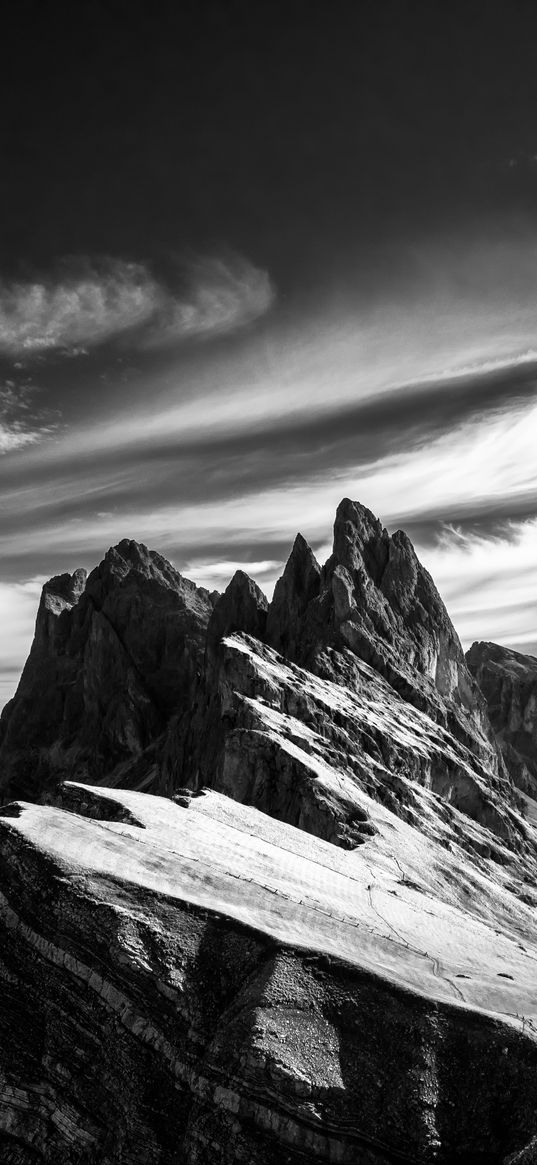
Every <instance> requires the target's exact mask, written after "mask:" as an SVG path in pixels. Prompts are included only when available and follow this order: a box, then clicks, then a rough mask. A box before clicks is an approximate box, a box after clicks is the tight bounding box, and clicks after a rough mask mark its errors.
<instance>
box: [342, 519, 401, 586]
mask: <svg viewBox="0 0 537 1165" xmlns="http://www.w3.org/2000/svg"><path fill="white" fill-rule="evenodd" d="M389 544H390V536H389V534H388V531H387V530H385V529H384V527H383V526H382V523H381V522H380V521H379V519H378V518H376V517H375V515H374V514H373V513H372V512H371V510H368V509H367V506H363V505H362V504H361V502H353V501H351V500H350V498H343V500H342V501H341V502H340V503H339V506H338V508H337V510H336V519H335V522H334V550H333V557H334V558H335V560H336V561H337V562H338V563H340V564H341V566H345V567H346V568H347V570H349V571H350V572H351V574H352V573H353V572H354V571H355V570H356V569H358V570H361V569H362V564H363V565H365V567H366V570H367V571H368V573H369V574H370V576H371V578H372V579H373V581H374V582H375V583H377V584H378V583H379V582H380V579H381V577H382V572H383V570H384V568H385V566H386V563H387V561H388V554H389Z"/></svg>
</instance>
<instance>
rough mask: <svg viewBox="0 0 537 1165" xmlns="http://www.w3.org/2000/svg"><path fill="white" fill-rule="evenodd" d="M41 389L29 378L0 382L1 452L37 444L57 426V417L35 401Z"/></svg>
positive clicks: (9, 451)
mask: <svg viewBox="0 0 537 1165" xmlns="http://www.w3.org/2000/svg"><path fill="white" fill-rule="evenodd" d="M38 392H39V389H38V387H37V385H35V384H33V383H32V381H31V380H29V379H27V378H25V379H22V380H21V379H20V377H17V379H6V380H4V381H3V382H0V454H3V453H11V452H13V451H14V450H17V449H22V448H24V446H25V445H35V444H36V443H37V442H38V441H40V440H42V439H43V437H45V436H50V434H51V433H53V432H54V431H55V430H56V428H57V426H58V421H57V417H55V416H54V415H53V414H52V413H51V411H50V410H48V409H45V408H39V407H38V406H37V405H36V400H35V396H36V393H38Z"/></svg>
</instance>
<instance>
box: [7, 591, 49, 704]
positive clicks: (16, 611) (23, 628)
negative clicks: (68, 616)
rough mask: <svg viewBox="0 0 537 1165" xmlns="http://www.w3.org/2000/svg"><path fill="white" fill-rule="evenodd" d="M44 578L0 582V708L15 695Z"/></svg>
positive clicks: (29, 643)
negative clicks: (0, 634) (0, 656)
mask: <svg viewBox="0 0 537 1165" xmlns="http://www.w3.org/2000/svg"><path fill="white" fill-rule="evenodd" d="M44 581H45V579H44V577H39V576H36V577H34V578H30V579H25V580H24V581H22V582H17V583H5V582H0V625H1V627H2V661H1V664H0V707H1V706H2V704H3V703H5V701H6V700H8V699H10V697H11V696H12V695H13V693H14V691H15V688H16V686H17V683H18V679H19V675H20V671H21V668H22V665H23V663H24V660H25V659H26V656H27V655H28V651H29V649H30V645H31V642H32V638H33V633H34V626H35V616H36V612H37V605H38V602H39V595H40V593H41V587H42V586H43V583H44Z"/></svg>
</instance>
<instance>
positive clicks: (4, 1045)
mask: <svg viewBox="0 0 537 1165" xmlns="http://www.w3.org/2000/svg"><path fill="white" fill-rule="evenodd" d="M423 797H424V803H425V801H426V800H427V798H426V796H425V792H424V793H423ZM55 800H56V804H55V805H49V806H35V805H29V804H20V805H16V804H14V805H11V806H7V807H5V808H4V810H3V813H2V815H1V816H0V875H1V885H2V892H1V895H0V930H1V931H2V941H1V944H0V951H1V954H0V976H1V979H2V993H1V996H0V1152H1V1155H2V1161H6V1162H17V1165H28V1163H30V1162H41V1163H46V1165H57V1163H58V1162H61V1163H62V1165H82V1163H83V1165H116V1163H118V1162H129V1163H130V1165H154V1163H159V1165H235V1162H244V1163H245V1165H280V1162H286V1163H287V1165H304V1163H310V1165H313V1163H323V1162H338V1163H339V1165H357V1163H359V1162H367V1163H368V1165H385V1163H386V1165H387V1163H388V1162H393V1161H406V1162H409V1163H410V1162H412V1165H417V1163H419V1162H423V1163H425V1162H436V1163H437V1165H448V1163H450V1162H457V1161H458V1162H469V1161H483V1162H485V1161H486V1162H487V1165H499V1163H500V1162H503V1161H504V1160H505V1158H506V1156H507V1155H508V1154H510V1153H514V1152H516V1151H518V1150H520V1149H522V1148H523V1146H524V1145H526V1144H529V1143H530V1142H531V1140H532V1138H533V1137H534V1136H535V1133H536V1116H535V1113H536V1109H537V1044H536V1042H535V1030H536V1029H535V1028H534V1024H535V1023H536V1021H537V1011H536V1007H535V990H534V985H535V971H534V968H535V959H536V958H537V944H536V939H535V927H534V920H533V911H532V909H531V908H530V907H528V906H527V905H525V904H524V903H523V902H521V901H520V900H519V899H517V898H516V897H514V896H513V894H512V893H511V892H510V890H509V889H508V886H509V881H510V877H511V875H510V872H509V871H508V870H507V869H504V868H502V867H499V866H498V865H496V864H494V863H490V864H489V865H488V866H484V868H483V871H480V870H478V869H477V868H476V867H475V865H473V864H472V863H471V862H469V861H468V855H467V854H466V853H465V852H464V850H462V849H461V848H459V847H458V846H457V845H456V843H455V845H454V848H453V850H452V852H449V850H446V849H443V848H439V847H438V844H437V842H436V841H435V840H433V839H432V838H431V839H429V838H426V837H424V835H423V833H420V832H419V831H418V830H416V829H415V828H414V827H413V826H411V825H409V824H406V823H403V822H402V821H400V820H399V819H398V818H397V817H395V816H394V815H393V814H392V813H391V812H390V811H389V810H388V809H385V808H383V807H382V806H380V805H379V804H378V803H377V802H376V801H375V800H373V799H371V798H368V797H367V795H366V794H362V795H361V798H360V802H361V807H362V810H363V814H364V817H367V818H369V819H370V820H371V821H372V822H373V825H374V834H373V835H372V836H370V837H369V838H368V840H367V841H366V842H365V843H364V845H363V846H361V847H360V848H359V849H358V850H357V851H355V852H354V853H345V852H343V851H342V850H341V849H338V848H336V847H334V846H332V845H329V844H327V843H326V842H324V841H321V840H318V839H316V838H313V837H311V836H309V835H308V834H307V833H305V832H303V831H300V830H295V829H293V828H292V827H291V826H288V825H283V824H281V823H276V822H274V821H273V820H272V819H271V818H270V817H267V816H266V815H264V814H261V813H259V812H258V811H256V810H255V809H251V808H246V807H244V806H241V805H239V804H237V803H236V802H233V801H230V800H228V799H227V798H226V797H223V796H221V795H219V794H216V793H207V794H204V795H201V796H198V797H193V798H187V797H183V798H182V800H183V802H184V804H183V805H177V804H173V803H172V802H170V801H169V800H166V799H161V798H158V797H151V796H147V795H144V794H136V793H131V792H126V791H124V790H119V791H115V792H114V793H110V791H109V790H102V789H91V788H87V787H83V786H74V785H67V786H65V787H64V788H63V789H61V790H59V791H58V793H57V795H56V798H55ZM444 836H445V837H448V836H454V835H453V833H452V831H451V829H450V827H449V826H446V827H444Z"/></svg>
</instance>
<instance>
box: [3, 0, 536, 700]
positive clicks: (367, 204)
mask: <svg viewBox="0 0 537 1165" xmlns="http://www.w3.org/2000/svg"><path fill="white" fill-rule="evenodd" d="M2 19H3V47H4V53H3V62H2V69H1V70H0V90H1V92H0V110H1V114H0V151H1V160H2V165H1V168H0V451H1V452H3V456H2V457H1V458H0V551H1V554H2V573H1V575H0V609H1V612H2V613H3V618H4V619H5V620H6V622H7V623H8V624H9V626H10V628H12V633H11V631H10V635H9V636H8V640H9V642H8V648H7V650H6V656H5V660H4V661H3V673H4V674H5V675H6V676H8V675H9V677H10V678H9V679H7V680H6V681H5V682H6V691H7V690H8V688H9V685H10V684H11V686H12V681H13V678H14V677H16V673H17V671H18V669H19V668H20V663H21V662H22V658H23V656H24V654H25V652H26V649H27V641H28V638H29V635H30V634H31V622H32V619H33V612H34V609H35V601H36V595H37V593H38V591H39V586H40V583H41V579H42V578H43V576H46V575H49V574H51V573H53V572H56V571H58V570H61V569H66V568H68V569H73V568H75V567H76V566H78V565H80V564H84V565H87V566H91V565H93V563H94V562H95V561H96V560H97V559H98V558H99V557H100V556H101V555H102V553H103V552H104V551H105V550H106V548H107V546H108V545H109V544H110V543H111V542H113V541H117V540H118V539H119V538H121V537H123V536H129V537H135V538H139V539H140V540H144V541H146V542H149V543H150V544H151V545H153V546H155V547H156V548H158V549H160V550H162V551H163V552H164V553H167V554H169V555H171V556H172V557H173V558H174V561H175V562H176V563H177V565H178V566H179V567H180V568H181V569H184V570H185V572H186V573H188V572H190V574H191V575H192V576H193V577H195V578H198V579H200V581H205V582H211V584H212V585H218V586H220V585H224V584H225V582H226V581H227V578H228V577H229V576H230V574H231V573H232V572H233V569H234V567H235V565H237V564H243V565H246V566H247V567H248V565H250V568H251V570H252V572H253V573H255V574H256V575H257V577H258V579H259V581H260V582H261V583H262V584H263V585H266V586H268V587H270V585H271V583H272V581H273V580H274V578H275V577H276V576H277V575H278V573H279V570H280V568H281V563H282V560H283V559H284V557H285V555H286V552H287V548H288V546H289V543H290V542H291V541H292V538H293V535H294V533H295V532H296V530H297V529H298V528H299V527H302V528H303V532H304V534H305V535H306V536H307V537H309V538H310V539H311V541H312V542H313V544H314V545H315V547H316V549H318V550H319V552H320V553H323V552H325V551H326V552H327V551H328V545H329V531H330V523H331V518H332V514H333V510H334V507H335V504H336V503H337V501H338V500H339V498H341V497H342V496H343V495H344V494H351V495H353V496H357V497H359V498H360V500H362V501H364V502H365V503H366V504H368V505H370V506H371V508H373V509H375V510H376V511H377V512H378V513H379V514H380V516H381V517H382V518H383V519H384V520H385V521H386V522H387V523H388V524H389V526H390V528H392V527H394V526H395V525H403V526H404V527H405V528H406V529H408V531H409V533H411V535H412V536H413V537H414V538H415V539H416V542H417V545H418V549H419V551H420V553H422V556H423V557H424V559H425V560H426V561H427V565H428V566H429V567H430V569H431V570H432V571H433V573H434V574H435V577H436V578H437V581H438V583H439V585H440V588H441V590H442V593H443V594H444V596H445V598H446V600H447V602H448V605H450V610H451V612H452V614H453V616H454V618H455V621H456V622H457V625H458V627H459V630H460V632H461V634H462V635H463V637H464V639H465V640H469V639H472V638H475V637H479V638H491V639H492V638H497V639H500V640H501V641H502V642H511V643H515V642H516V643H524V642H533V641H534V640H535V639H537V616H536V612H535V603H534V598H532V596H533V595H534V593H535V572H536V569H537V476H536V470H535V457H534V447H535V440H536V438H537V411H536V407H537V405H536V398H537V338H536V335H535V332H536V323H537V8H536V7H535V5H534V4H532V3H527V4H526V3H522V2H518V3H516V2H513V0H509V2H506V3H494V2H493V3H479V4H477V3H476V4H472V3H465V4H456V3H455V4H453V3H451V4H447V3H446V4H443V3H442V4H434V3H430V2H429V3H423V4H421V3H405V2H404V0H399V2H397V3H383V2H382V0H376V2H374V3H373V2H372V3H367V2H363V3H352V4H351V3H349V4H346V3H338V2H335V3H334V2H333V3H328V2H327V3H312V2H310V3H298V2H296V3H293V2H291V0H290V2H288V3H286V4H278V3H270V4H268V3H267V4H265V3H259V2H250V3H239V2H233V0H231V2H228V3H208V2H207V3H205V2H203V0H197V2H195V3H191V4H189V3H184V2H183V3H173V4H172V3H168V2H167V0H155V2H154V3H152V4H151V3H149V2H147V3H144V4H141V3H120V2H113V0H108V2H107V3H105V2H104V0H101V2H98V0H95V2H92V3H89V2H88V3H86V2H84V0H78V2H77V3H70V4H63V3H54V2H53V0H51V2H50V3H42V2H40V3H35V2H30V0H26V2H25V0H17V2H16V3H6V4H4V6H3V9H2Z"/></svg>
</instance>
